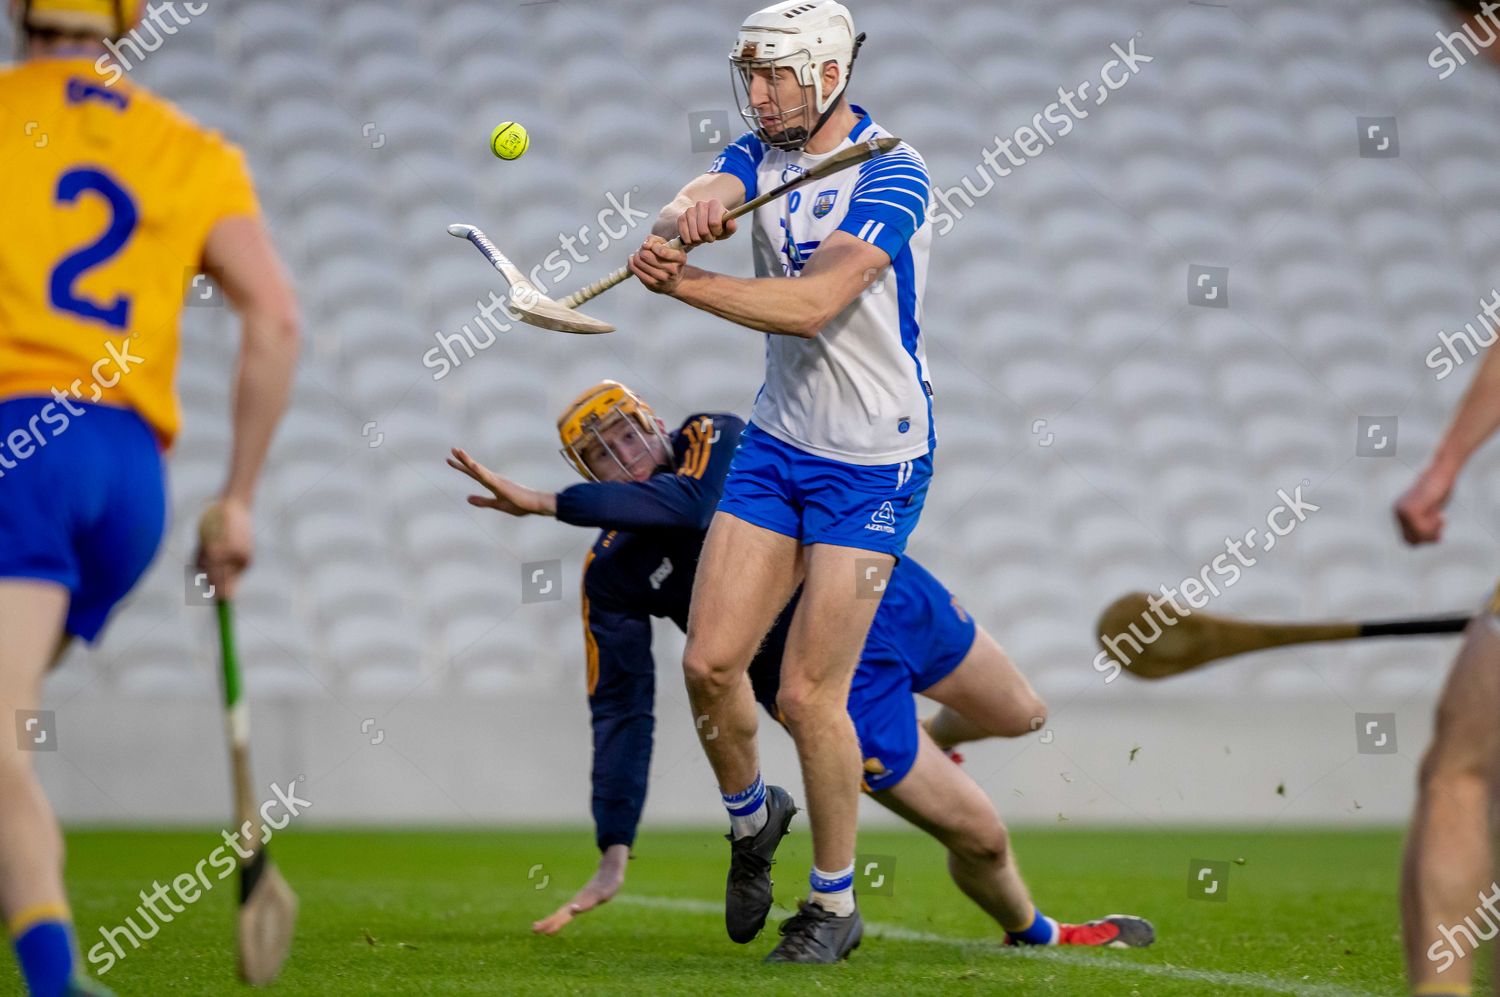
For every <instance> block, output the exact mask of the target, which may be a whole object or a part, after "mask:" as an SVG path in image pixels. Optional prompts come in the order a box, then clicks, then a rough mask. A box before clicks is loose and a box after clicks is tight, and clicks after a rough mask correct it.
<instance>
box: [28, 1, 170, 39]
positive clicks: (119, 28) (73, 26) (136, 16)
mask: <svg viewBox="0 0 1500 997" xmlns="http://www.w3.org/2000/svg"><path fill="white" fill-rule="evenodd" d="M145 5H146V0H10V12H11V15H12V16H13V17H14V18H15V21H16V24H17V26H19V27H21V28H31V29H33V30H41V31H68V32H76V33H78V34H97V35H98V36H99V37H101V38H118V37H120V36H121V35H123V34H125V33H126V32H128V31H130V29H131V28H133V27H135V26H136V25H137V24H139V23H140V20H141V9H142V8H143V7H145Z"/></svg>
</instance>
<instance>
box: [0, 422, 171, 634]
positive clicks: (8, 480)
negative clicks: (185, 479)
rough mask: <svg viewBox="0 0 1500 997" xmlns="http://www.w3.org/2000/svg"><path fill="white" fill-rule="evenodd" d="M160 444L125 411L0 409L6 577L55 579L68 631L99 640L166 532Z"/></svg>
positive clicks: (0, 528) (0, 542) (2, 571)
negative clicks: (65, 600)
mask: <svg viewBox="0 0 1500 997" xmlns="http://www.w3.org/2000/svg"><path fill="white" fill-rule="evenodd" d="M166 518H167V499H166V482H165V476H164V470H163V466H162V457H161V447H160V446H159V444H158V443H157V440H156V436H155V434H154V433H152V431H151V428H150V427H149V426H147V425H146V423H145V422H144V421H143V420H142V419H141V417H140V416H138V415H136V414H135V413H134V412H132V411H129V410H128V409H122V408H114V407H111V406H105V405H89V404H86V403H83V402H77V401H74V400H72V399H71V398H69V399H66V400H65V401H56V400H54V399H52V398H14V399H11V400H9V401H4V402H0V578H30V579H38V580H41V581H49V582H56V583H57V584H58V585H61V586H63V587H64V588H66V589H67V590H68V592H69V594H70V595H71V600H70V602H69V606H68V620H67V631H68V633H70V634H72V635H73V636H75V637H81V638H83V639H84V640H87V641H90V642H93V641H95V640H97V639H98V637H99V634H100V632H101V631H102V630H103V629H104V623H105V621H106V620H107V619H108V618H109V614H110V612H111V611H112V610H113V609H114V608H115V606H116V605H117V604H118V603H119V602H120V600H121V599H123V598H125V596H126V595H127V594H129V592H130V590H131V589H132V588H133V587H135V583H136V582H137V581H139V580H140V577H141V575H143V574H145V572H146V568H147V567H149V566H150V564H151V561H152V559H153V558H154V557H155V556H156V550H157V548H158V547H159V546H160V544H161V538H162V533H163V531H164V529H165V527H166Z"/></svg>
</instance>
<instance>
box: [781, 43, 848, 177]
mask: <svg viewBox="0 0 1500 997" xmlns="http://www.w3.org/2000/svg"><path fill="white" fill-rule="evenodd" d="M864 43H865V33H864V32H863V31H861V32H860V33H859V34H858V35H856V36H855V37H854V52H853V53H852V54H851V55H850V56H849V74H848V75H847V76H845V77H844V85H843V86H842V87H840V88H839V94H838V96H837V97H835V98H834V99H833V103H831V104H829V105H828V109H827V110H826V111H824V112H823V113H822V114H820V115H818V123H817V124H815V125H813V128H812V131H808V130H807V129H806V128H802V127H797V128H787V129H784V130H783V131H782V133H781V136H780V137H779V138H774V139H773V138H772V137H771V136H770V135H769V134H767V133H766V130H765V129H764V128H762V129H760V138H761V141H763V142H765V143H766V144H768V145H771V146H774V147H776V148H778V149H786V150H789V151H798V152H800V151H802V150H805V149H806V148H807V143H809V142H811V141H812V140H813V138H815V137H816V136H817V134H818V132H820V131H822V130H823V126H824V125H826V124H828V119H829V118H831V117H833V112H834V111H837V110H838V109H839V101H840V100H841V99H843V96H844V94H845V93H847V92H848V91H849V81H850V80H852V79H854V61H855V60H856V59H858V58H859V50H860V48H861V47H862V46H863V45H864ZM802 106H803V107H809V106H811V105H810V104H808V103H806V102H804V103H803V105H802Z"/></svg>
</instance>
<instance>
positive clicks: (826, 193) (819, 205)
mask: <svg viewBox="0 0 1500 997" xmlns="http://www.w3.org/2000/svg"><path fill="white" fill-rule="evenodd" d="M838 197H839V192H838V191H837V190H820V191H818V198H817V200H815V201H813V217H814V218H822V217H823V216H824V215H826V214H828V212H830V211H832V210H833V202H834V201H837V200H838Z"/></svg>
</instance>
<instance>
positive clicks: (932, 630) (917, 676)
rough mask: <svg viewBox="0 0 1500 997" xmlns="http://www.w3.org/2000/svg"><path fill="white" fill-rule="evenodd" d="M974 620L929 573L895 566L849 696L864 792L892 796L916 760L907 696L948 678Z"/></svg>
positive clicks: (912, 707) (968, 643) (909, 564)
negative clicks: (861, 759) (888, 791)
mask: <svg viewBox="0 0 1500 997" xmlns="http://www.w3.org/2000/svg"><path fill="white" fill-rule="evenodd" d="M975 630H976V628H975V625H974V620H973V619H972V618H971V617H970V616H969V614H968V613H967V612H965V611H964V609H963V607H962V606H960V605H959V604H958V600H957V599H955V598H954V597H953V595H952V594H951V593H950V592H949V591H948V590H947V589H946V588H944V587H943V584H942V583H941V582H939V581H938V580H937V579H936V578H934V577H933V576H932V575H931V573H929V572H928V571H927V569H926V568H924V567H922V566H921V565H920V564H918V563H917V562H916V561H914V560H912V559H911V558H907V559H905V560H903V561H902V562H901V563H900V564H898V565H896V569H895V571H893V572H892V573H891V578H890V582H889V587H888V588H887V589H886V592H885V595H884V597H883V598H882V599H881V602H880V609H879V611H878V612H876V614H875V621H874V623H872V624H871V625H870V636H869V637H868V638H867V639H866V640H865V649H864V653H863V654H862V655H861V656H860V659H859V667H858V668H857V669H856V670H855V672H854V682H853V685H852V686H851V687H850V690H849V715H850V717H852V718H853V719H854V729H855V731H856V732H857V733H858V734H859V747H860V753H861V755H862V756H863V757H864V761H865V788H866V789H868V790H869V791H870V792H872V793H878V792H880V791H881V790H883V789H890V788H891V787H892V786H894V785H896V784H897V783H898V782H900V781H901V780H902V779H904V778H906V774H907V773H908V772H910V771H911V767H912V765H913V764H914V763H915V762H916V760H917V704H916V703H915V702H913V700H912V695H913V694H914V693H918V692H921V691H922V690H924V689H928V688H930V687H932V686H933V685H935V684H936V683H937V682H939V681H940V680H942V679H944V678H946V677H947V676H948V675H950V674H951V673H952V672H953V670H954V669H955V668H957V667H958V666H959V664H961V663H962V662H963V660H964V658H965V657H966V656H967V655H968V653H969V649H970V648H971V647H973V646H974V634H975Z"/></svg>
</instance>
